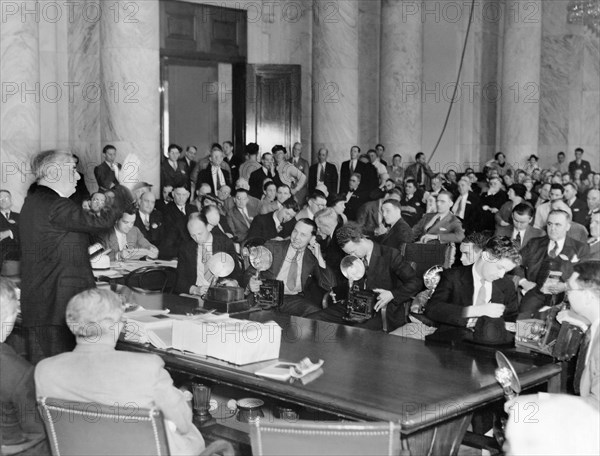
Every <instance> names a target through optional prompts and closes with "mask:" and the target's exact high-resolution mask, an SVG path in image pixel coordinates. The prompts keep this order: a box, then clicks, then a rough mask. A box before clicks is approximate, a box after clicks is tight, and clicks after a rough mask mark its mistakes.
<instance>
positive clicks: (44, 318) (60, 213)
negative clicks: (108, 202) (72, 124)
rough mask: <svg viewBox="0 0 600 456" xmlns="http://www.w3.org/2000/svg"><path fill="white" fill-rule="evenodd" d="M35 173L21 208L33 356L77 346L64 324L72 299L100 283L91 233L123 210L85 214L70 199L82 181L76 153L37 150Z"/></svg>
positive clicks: (24, 292)
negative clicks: (92, 259)
mask: <svg viewBox="0 0 600 456" xmlns="http://www.w3.org/2000/svg"><path fill="white" fill-rule="evenodd" d="M31 168H32V170H33V173H34V174H35V177H36V183H34V184H33V185H32V186H31V187H30V189H29V192H28V195H27V197H26V198H25V203H24V204H23V208H22V210H21V225H20V230H19V231H20V236H21V241H22V244H21V309H22V313H23V327H24V329H25V332H26V336H27V343H28V354H29V360H30V361H31V362H32V363H37V362H38V361H40V360H41V359H43V358H46V357H49V356H53V355H56V354H58V353H62V352H65V351H69V350H72V349H73V347H74V346H75V339H74V337H73V335H72V334H71V332H70V331H69V329H68V328H67V325H66V323H65V309H66V307H67V303H68V301H69V299H71V297H73V296H74V295H76V294H77V293H79V292H80V291H82V290H85V289H87V288H93V287H94V286H95V280H94V275H93V274H92V266H91V264H90V257H89V253H88V247H89V244H90V243H89V235H90V234H100V233H102V232H103V231H105V230H107V229H109V228H111V227H112V226H113V225H114V223H115V220H116V218H117V217H118V215H119V214H116V213H115V211H114V210H113V209H112V208H110V207H105V208H104V209H103V210H102V211H100V212H99V213H98V214H96V215H94V214H91V213H89V212H86V211H85V210H84V209H83V208H82V207H81V206H80V205H78V204H76V203H74V202H73V201H71V200H70V199H69V196H71V195H72V194H73V193H74V192H75V188H76V185H77V180H78V179H80V176H79V174H78V173H77V171H76V169H75V160H74V159H73V155H72V154H71V153H69V152H65V151H56V150H51V151H46V152H41V153H39V154H37V155H36V156H35V157H34V158H33V160H32V164H31Z"/></svg>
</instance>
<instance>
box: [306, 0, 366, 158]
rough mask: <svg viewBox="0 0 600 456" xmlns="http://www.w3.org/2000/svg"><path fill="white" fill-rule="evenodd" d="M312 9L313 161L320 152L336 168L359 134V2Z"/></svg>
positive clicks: (322, 4) (343, 1)
mask: <svg viewBox="0 0 600 456" xmlns="http://www.w3.org/2000/svg"><path fill="white" fill-rule="evenodd" d="M313 8H314V10H313V18H314V22H313V86H312V97H313V125H312V128H313V149H312V150H313V157H315V158H316V154H317V152H318V150H319V149H320V148H322V147H325V148H327V149H328V150H329V161H330V162H332V163H334V164H336V165H337V166H338V169H339V167H340V165H341V163H342V161H344V160H347V159H348V157H349V153H350V147H352V146H353V145H354V144H356V143H357V140H358V134H359V114H358V99H359V78H358V53H359V46H358V2H356V1H346V0H339V1H330V2H322V1H319V0H315V1H314V3H313Z"/></svg>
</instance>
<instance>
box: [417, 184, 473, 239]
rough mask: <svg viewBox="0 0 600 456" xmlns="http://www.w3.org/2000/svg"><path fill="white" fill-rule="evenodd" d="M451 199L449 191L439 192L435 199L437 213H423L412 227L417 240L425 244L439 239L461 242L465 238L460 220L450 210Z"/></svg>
mask: <svg viewBox="0 0 600 456" xmlns="http://www.w3.org/2000/svg"><path fill="white" fill-rule="evenodd" d="M453 199H454V198H453V197H452V194H451V193H450V192H447V191H442V192H440V194H439V195H438V196H437V200H436V205H437V213H431V214H425V215H424V216H423V218H422V219H421V220H420V221H419V223H417V224H416V225H415V226H414V227H413V233H414V235H415V237H416V238H417V239H418V241H417V242H421V243H423V244H427V243H428V242H431V241H439V242H440V243H442V244H447V243H450V242H452V243H454V242H461V241H462V240H463V239H464V238H465V231H464V230H463V227H462V224H461V223H460V220H459V219H458V217H456V216H455V215H454V214H453V213H452V212H450V209H451V208H452V203H453Z"/></svg>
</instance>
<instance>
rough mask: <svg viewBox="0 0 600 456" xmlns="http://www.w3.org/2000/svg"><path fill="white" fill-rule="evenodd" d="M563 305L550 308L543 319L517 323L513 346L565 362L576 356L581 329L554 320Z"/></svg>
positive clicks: (581, 334)
mask: <svg viewBox="0 0 600 456" xmlns="http://www.w3.org/2000/svg"><path fill="white" fill-rule="evenodd" d="M563 308H564V304H559V305H556V306H553V307H551V308H550V309H549V310H548V311H547V312H546V314H545V316H544V318H543V319H537V318H530V319H526V320H518V321H517V335H516V337H515V345H516V346H517V347H524V348H528V349H530V350H532V351H535V352H538V353H543V354H545V355H550V356H552V357H554V358H556V359H558V360H560V361H567V360H569V359H571V358H572V357H573V356H575V355H576V354H577V351H578V350H579V345H580V343H581V340H582V338H583V331H582V330H581V328H579V327H577V326H575V325H571V324H569V323H563V324H560V323H559V322H558V320H557V319H556V315H557V314H558V312H560V311H561V310H563Z"/></svg>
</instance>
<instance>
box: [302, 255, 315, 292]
mask: <svg viewBox="0 0 600 456" xmlns="http://www.w3.org/2000/svg"><path fill="white" fill-rule="evenodd" d="M311 255H312V254H311V253H310V250H308V249H305V250H304V255H303V256H302V265H301V267H302V270H301V271H300V280H301V282H302V288H304V285H305V284H306V281H307V280H308V276H309V275H310V273H311V272H312V270H313V260H312V257H311Z"/></svg>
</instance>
